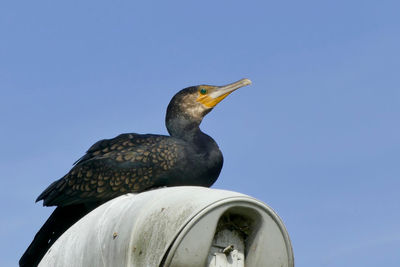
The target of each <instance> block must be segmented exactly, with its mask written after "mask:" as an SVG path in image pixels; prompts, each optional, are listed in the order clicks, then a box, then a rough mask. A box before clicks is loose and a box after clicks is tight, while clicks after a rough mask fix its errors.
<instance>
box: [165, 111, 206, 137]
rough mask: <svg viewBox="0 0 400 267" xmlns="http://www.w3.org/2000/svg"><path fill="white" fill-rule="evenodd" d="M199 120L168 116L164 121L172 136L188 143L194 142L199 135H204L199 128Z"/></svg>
mask: <svg viewBox="0 0 400 267" xmlns="http://www.w3.org/2000/svg"><path fill="white" fill-rule="evenodd" d="M200 122H201V121H195V120H190V119H187V118H185V117H179V118H169V119H168V120H167V121H166V126H167V130H168V132H169V134H170V135H171V136H172V137H175V138H178V139H181V140H184V141H186V142H189V143H196V141H197V140H198V139H199V138H200V137H201V136H203V135H205V134H204V133H203V132H202V131H201V130H200Z"/></svg>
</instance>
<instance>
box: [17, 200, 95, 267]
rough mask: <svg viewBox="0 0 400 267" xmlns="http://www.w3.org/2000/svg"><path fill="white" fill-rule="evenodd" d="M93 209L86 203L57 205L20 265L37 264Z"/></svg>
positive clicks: (20, 261) (23, 256)
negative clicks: (69, 229)
mask: <svg viewBox="0 0 400 267" xmlns="http://www.w3.org/2000/svg"><path fill="white" fill-rule="evenodd" d="M91 210H92V209H91V208H88V207H86V206H85V205H84V204H77V205H69V206H65V207H57V208H56V209H55V210H54V211H53V213H52V214H51V215H50V217H49V218H48V219H47V221H46V222H45V224H44V225H43V226H42V228H40V230H39V232H37V234H36V235H35V238H34V239H33V241H32V243H31V244H30V245H29V247H28V248H27V249H26V251H25V253H24V255H22V257H21V259H20V260H19V266H30V267H31V266H37V265H38V264H39V262H40V261H41V260H42V258H43V256H44V255H45V254H46V252H47V250H48V249H49V248H50V247H51V245H53V243H54V242H55V241H56V240H57V239H58V238H59V237H60V236H61V235H62V234H63V233H64V232H65V231H66V230H67V229H68V228H69V227H71V226H72V225H73V224H74V223H75V222H77V221H78V220H79V219H80V218H82V217H83V216H85V215H86V214H87V213H89V212H90V211H91Z"/></svg>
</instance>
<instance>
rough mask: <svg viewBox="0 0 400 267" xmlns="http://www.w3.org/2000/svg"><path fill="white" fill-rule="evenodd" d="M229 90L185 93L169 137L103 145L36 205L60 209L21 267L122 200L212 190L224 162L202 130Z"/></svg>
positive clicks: (124, 138)
mask: <svg viewBox="0 0 400 267" xmlns="http://www.w3.org/2000/svg"><path fill="white" fill-rule="evenodd" d="M250 83H251V81H250V80H248V79H242V80H240V81H237V82H235V83H232V84H228V85H225V86H211V85H199V86H192V87H188V88H185V89H183V90H181V91H180V92H178V93H177V94H176V95H175V96H174V97H173V98H172V100H171V101H170V103H169V105H168V108H167V114H166V119H165V123H166V127H167V130H168V133H169V134H170V136H165V135H154V134H136V133H127V134H121V135H119V136H117V137H115V138H112V139H105V140H100V141H98V142H97V143H95V144H94V145H93V146H91V147H90V148H89V150H88V151H87V152H86V154H85V155H84V156H83V157H82V158H80V159H79V160H78V161H76V162H75V163H74V166H73V168H72V169H71V170H70V171H69V172H68V173H67V174H66V175H65V176H64V177H62V178H61V179H59V180H57V181H55V182H53V183H52V184H51V185H50V186H49V187H48V188H47V189H46V190H44V191H43V193H41V194H40V195H39V197H38V198H37V199H36V202H37V201H40V200H43V205H44V206H57V208H56V209H55V210H54V212H53V213H52V214H51V216H50V217H49V219H48V220H47V221H46V222H45V224H44V225H43V226H42V228H41V229H40V230H39V232H38V233H37V234H36V236H35V238H34V240H33V241H32V243H31V244H30V246H29V247H28V248H27V250H26V251H25V253H24V255H23V256H22V257H21V259H20V261H19V264H20V266H36V265H38V264H39V262H40V260H41V259H42V257H43V256H44V254H45V253H46V252H47V250H48V249H49V248H50V246H51V245H52V244H53V243H54V242H55V241H56V240H57V238H58V237H59V236H61V234H62V233H64V232H65V231H66V230H67V229H68V228H69V227H70V226H72V225H73V224H74V223H75V222H77V221H78V220H79V219H80V218H82V217H83V216H85V215H86V214H87V213H88V212H90V211H91V210H93V209H94V208H96V207H98V206H99V205H101V204H103V203H105V202H106V201H108V200H110V199H113V198H115V197H117V196H120V195H123V194H125V193H130V192H143V191H146V190H149V189H152V188H157V187H162V186H179V185H197V186H206V187H209V186H211V185H212V184H213V183H214V182H215V181H216V180H217V178H218V176H219V173H220V171H221V168H222V163H223V157H222V153H221V151H220V150H219V148H218V145H217V143H216V142H215V141H214V140H213V139H212V138H211V137H210V136H208V135H207V134H205V133H203V132H202V131H201V130H200V128H199V126H200V123H201V121H202V119H203V117H204V116H205V115H206V114H207V113H209V112H210V111H211V110H212V109H213V108H214V107H215V106H216V105H217V104H218V103H219V102H220V101H221V100H223V99H224V98H225V97H226V96H228V95H229V94H230V93H232V92H233V91H235V90H236V89H238V88H240V87H243V86H246V85H249V84H250Z"/></svg>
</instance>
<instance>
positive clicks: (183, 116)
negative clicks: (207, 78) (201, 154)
mask: <svg viewBox="0 0 400 267" xmlns="http://www.w3.org/2000/svg"><path fill="white" fill-rule="evenodd" d="M249 84H251V81H250V80H249V79H242V80H239V81H237V82H234V83H231V84H228V85H224V86H213V85H198V86H191V87H188V88H185V89H183V90H181V91H179V92H178V93H177V94H176V95H175V96H174V97H173V98H172V99H171V102H170V103H169V105H168V108H167V115H166V125H167V129H168V132H169V133H170V135H171V136H177V137H180V136H182V135H184V134H185V133H186V132H187V131H189V130H191V129H195V128H198V126H199V125H200V123H201V121H202V119H203V118H204V116H205V115H206V114H207V113H209V112H210V111H211V110H212V109H213V108H214V107H215V106H216V105H217V104H218V103H219V102H221V101H222V100H223V99H224V98H225V97H227V96H228V95H229V94H230V93H232V92H233V91H235V90H237V89H239V88H241V87H243V86H246V85H249Z"/></svg>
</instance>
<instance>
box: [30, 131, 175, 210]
mask: <svg viewBox="0 0 400 267" xmlns="http://www.w3.org/2000/svg"><path fill="white" fill-rule="evenodd" d="M121 140H122V139H121ZM102 142H104V141H102ZM97 146H98V147H100V149H95V150H91V149H89V152H90V151H95V152H90V153H92V154H91V156H90V157H89V158H85V159H83V160H80V161H79V162H78V163H77V164H76V165H75V166H74V167H73V168H72V169H71V171H70V172H69V173H68V174H66V175H65V176H64V177H63V178H61V179H60V180H58V181H56V182H54V183H53V184H51V185H50V186H49V187H48V188H47V189H46V190H45V191H44V192H43V193H42V194H41V195H40V196H39V197H38V199H37V201H39V200H43V201H44V202H43V205H45V206H53V205H57V206H65V205H71V204H78V203H86V202H101V201H107V200H109V199H112V198H114V197H117V196H119V195H122V194H124V193H128V192H141V191H144V190H146V189H149V188H152V187H156V186H162V184H159V183H160V180H161V179H162V178H163V177H166V176H167V175H168V174H170V173H171V172H172V171H173V169H174V166H175V165H176V163H177V161H178V160H179V159H180V158H182V155H180V153H181V152H180V151H182V149H181V148H180V147H179V146H180V144H179V143H176V142H171V140H170V139H168V138H166V137H163V136H152V135H145V136H141V137H140V138H138V137H136V138H133V139H131V140H130V141H129V140H124V141H121V142H116V143H110V144H109V145H107V146H101V145H97ZM103 147H104V148H103ZM97 151H101V153H98V154H97V153H96V152H97Z"/></svg>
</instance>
